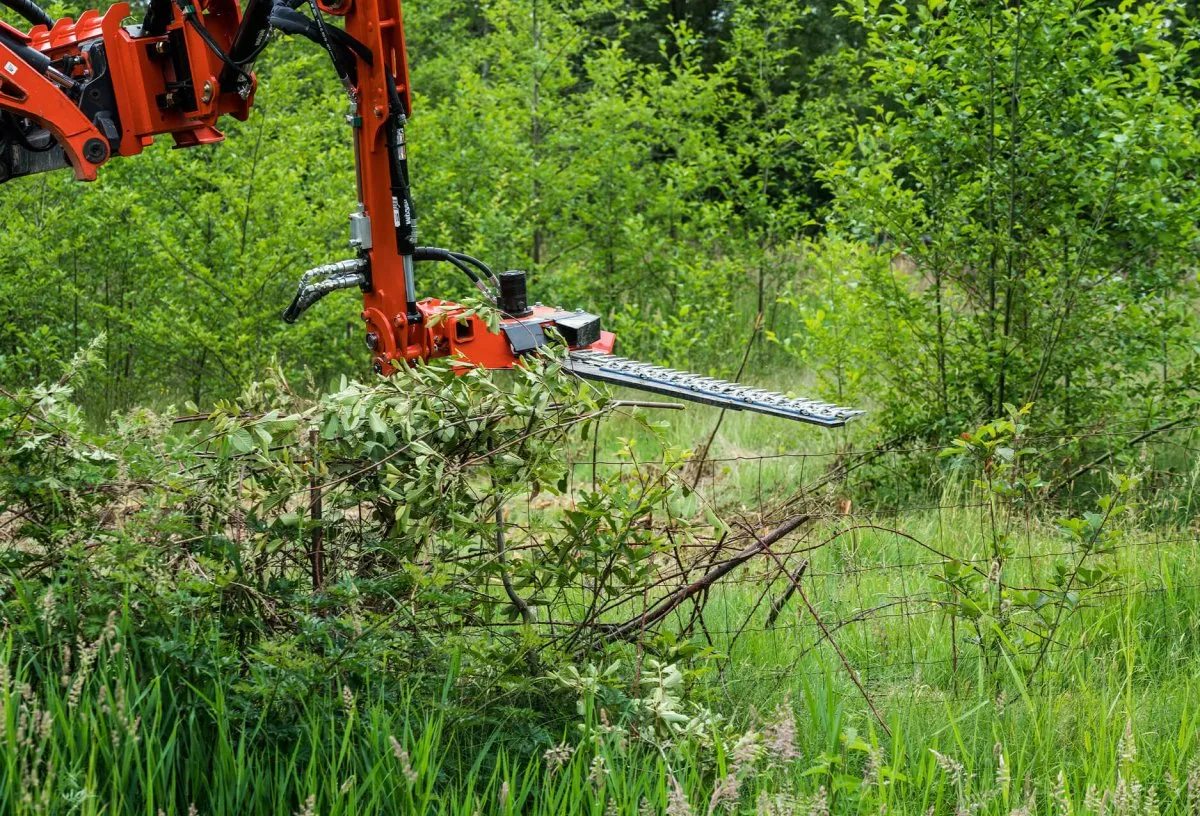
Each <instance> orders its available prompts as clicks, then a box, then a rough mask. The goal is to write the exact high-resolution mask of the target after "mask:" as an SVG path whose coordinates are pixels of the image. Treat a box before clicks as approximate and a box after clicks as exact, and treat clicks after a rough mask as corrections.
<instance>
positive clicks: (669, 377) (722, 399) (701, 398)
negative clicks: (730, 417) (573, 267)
mask: <svg viewBox="0 0 1200 816" xmlns="http://www.w3.org/2000/svg"><path fill="white" fill-rule="evenodd" d="M566 367H567V369H568V370H570V371H573V372H574V373H575V374H578V375H579V376H580V377H583V378H585V379H588V380H595V381H597V382H603V383H608V384H610V385H623V386H626V387H627V388H636V389H637V390H639V391H649V392H651V393H654V394H662V395H663V396H667V397H674V398H676V399H682V400H689V401H690V402H699V403H703V404H704V405H715V406H717V407H718V408H728V409H730V410H733V411H754V412H755V413H759V414H767V415H768V416H777V417H783V418H784V419H794V420H797V421H799V422H808V423H811V424H813V425H821V426H824V427H826V428H840V427H841V426H843V425H845V424H846V423H847V422H849V421H850V420H852V419H854V417H856V416H858V415H860V414H864V413H866V412H865V411H859V410H855V409H853V408H843V407H841V406H839V405H831V404H830V403H828V402H820V401H819V400H809V399H794V398H792V397H787V396H785V395H783V394H778V393H776V392H774V391H764V390H763V389H761V388H751V387H750V386H747V385H740V384H738V383H734V382H729V381H728V380H718V379H715V378H713V377H702V376H700V375H699V374H690V373H688V372H686V371H676V370H675V369H673V368H663V367H662V366H656V365H650V364H649V363H639V362H638V361H636V360H629V359H626V358H625V357H616V356H614V355H612V354H605V353H603V352H599V351H589V350H587V349H580V350H578V351H572V352H571V353H570V355H569V356H568V358H567V364H566Z"/></svg>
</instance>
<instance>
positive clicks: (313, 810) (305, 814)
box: [296, 793, 317, 816]
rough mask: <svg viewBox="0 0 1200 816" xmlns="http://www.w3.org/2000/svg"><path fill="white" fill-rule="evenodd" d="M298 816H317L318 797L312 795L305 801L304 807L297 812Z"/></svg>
mask: <svg viewBox="0 0 1200 816" xmlns="http://www.w3.org/2000/svg"><path fill="white" fill-rule="evenodd" d="M296 816H317V795H316V794H315V793H310V794H309V795H308V798H307V799H305V800H304V807H302V808H301V809H300V810H298V811H296Z"/></svg>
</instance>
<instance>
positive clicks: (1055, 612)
mask: <svg viewBox="0 0 1200 816" xmlns="http://www.w3.org/2000/svg"><path fill="white" fill-rule="evenodd" d="M99 356H100V353H99V352H98V350H96V349H89V350H88V351H86V352H85V353H84V354H82V355H81V356H80V358H79V359H78V360H77V361H76V362H75V364H74V366H73V367H72V368H71V369H68V370H67V372H66V373H65V374H64V375H63V376H61V377H60V378H59V379H57V380H56V381H55V382H54V383H53V384H50V385H43V386H37V387H34V388H30V389H23V390H18V391H14V392H9V391H7V390H6V391H3V392H0V542H2V543H3V549H2V550H0V556H2V558H3V567H4V578H3V579H2V582H0V622H2V624H3V632H4V639H3V641H2V642H0V739H2V740H3V741H4V744H5V746H6V752H5V754H4V761H3V763H2V764H0V809H2V810H3V811H4V812H13V813H58V812H80V813H88V814H93V813H95V814H98V813H133V812H144V811H146V810H149V811H150V812H155V813H156V812H159V811H160V810H161V811H162V812H165V813H170V814H183V813H191V812H198V813H204V814H243V813H277V814H289V813H328V814H332V813H346V814H351V813H354V814H358V813H396V812H400V813H447V814H449V813H454V814H458V813H462V814H464V815H465V814H470V813H475V812H479V813H495V814H505V816H508V814H512V813H546V814H550V813H581V812H588V813H595V814H600V813H614V812H615V813H622V814H624V813H628V814H633V813H639V814H640V813H664V812H665V813H669V814H672V816H683V815H684V814H692V813H708V814H714V813H718V812H755V813H768V814H795V813H810V814H826V813H834V812H836V813H847V814H850V813H877V812H878V811H879V810H880V809H886V810H887V811H889V812H896V813H914V814H915V813H925V812H928V811H929V810H930V809H933V811H934V812H935V813H944V814H950V813H958V812H978V813H988V814H1008V813H1011V812H1012V811H1013V810H1022V809H1024V810H1023V811H1022V812H1028V813H1031V814H1032V813H1034V812H1039V813H1042V812H1045V813H1053V814H1056V816H1065V814H1073V813H1079V814H1085V813H1087V814H1092V813H1094V814H1097V816H1100V814H1131V816H1133V815H1135V814H1150V813H1160V814H1164V813H1165V814H1180V816H1184V815H1185V814H1186V815H1187V816H1191V814H1193V813H1194V812H1195V807H1196V805H1197V803H1198V802H1200V766H1198V765H1197V756H1198V752H1200V742H1198V738H1200V730H1198V729H1197V727H1196V725H1197V720H1196V705H1195V701H1196V690H1195V673H1196V671H1197V669H1198V668H1200V652H1198V650H1197V646H1198V645H1200V643H1198V640H1197V637H1196V632H1197V631H1200V629H1198V626H1200V594H1197V592H1196V591H1195V587H1196V586H1197V585H1198V583H1200V549H1198V548H1197V544H1196V539H1195V536H1194V534H1193V535H1188V534H1187V533H1186V531H1184V530H1179V529H1175V528H1163V529H1159V530H1158V531H1156V532H1149V531H1147V529H1146V527H1147V525H1148V524H1149V523H1151V522H1152V521H1153V520H1154V518H1155V512H1156V511H1157V510H1158V508H1157V507H1155V506H1154V505H1155V504H1157V503H1158V501H1159V500H1158V499H1156V498H1155V496H1154V494H1153V492H1145V491H1142V490H1141V489H1139V487H1138V485H1137V484H1136V481H1135V480H1131V479H1128V478H1117V479H1115V480H1114V484H1113V490H1112V493H1111V495H1106V496H1103V497H1101V498H1100V499H1099V500H1098V501H1097V502H1096V503H1095V505H1094V508H1095V509H1094V510H1093V511H1092V512H1088V513H1084V514H1082V515H1080V516H1078V517H1068V518H1064V519H1061V520H1060V521H1058V522H1057V523H1055V524H1049V523H1045V522H1040V521H1037V520H1036V519H1035V518H1031V517H1030V511H1031V509H1033V508H1034V506H1035V505H1036V504H1037V503H1038V502H1039V501H1040V498H1041V496H1042V495H1043V494H1044V490H1045V484H1044V482H1042V481H1041V480H1040V479H1039V478H1038V476H1037V473H1036V471H1035V470H1033V469H1032V468H1031V467H1030V465H1029V459H1030V457H1031V456H1032V450H1031V448H1030V447H1029V445H1030V441H1029V440H1027V438H1026V436H1025V434H1026V433H1027V431H1028V427H1027V425H1026V415H1027V414H1026V413H1024V412H1019V411H1015V412H1014V413H1013V414H1012V415H1011V416H1010V417H1009V418H1007V419H1005V420H1001V421H996V422H992V423H987V424H986V425H984V426H982V427H980V428H978V429H977V430H975V431H972V432H968V433H964V434H963V435H962V437H961V438H960V439H959V440H958V444H956V445H954V446H952V447H951V448H948V449H947V459H949V460H951V461H953V462H954V463H956V466H957V468H958V470H949V471H947V474H948V475H947V478H946V479H945V480H944V481H943V483H942V484H941V485H940V486H939V487H940V488H941V490H942V496H943V499H944V500H945V502H946V503H947V504H950V503H953V502H956V503H957V505H958V509H956V510H953V511H951V513H950V514H949V515H944V514H942V513H941V512H937V511H935V512H934V513H929V512H927V511H918V512H916V513H912V514H909V515H907V516H906V521H905V524H904V525H903V527H902V528H901V532H894V531H892V530H890V529H888V528H887V527H882V526H874V525H863V524H861V523H859V522H857V521H856V520H854V519H843V518H841V517H839V516H837V515H833V516H829V517H828V518H818V519H815V520H814V521H813V526H812V529H811V530H810V531H809V532H808V533H807V534H806V535H804V534H802V535H800V536H799V537H797V538H795V539H793V540H792V541H791V542H789V543H784V542H783V539H784V538H785V537H784V536H774V535H772V534H768V533H765V532H757V531H755V529H754V528H753V527H751V526H749V519H748V518H747V517H746V516H745V515H744V514H740V513H739V512H738V511H737V495H736V494H737V491H736V488H734V487H733V486H729V487H728V488H727V490H729V493H730V495H729V496H728V497H727V498H726V499H723V500H720V501H717V502H714V503H713V504H711V505H709V504H703V506H704V507H706V510H705V512H701V511H700V507H701V505H702V501H701V500H700V496H699V494H696V493H693V492H692V491H691V490H690V489H689V487H688V486H687V480H686V479H682V478H680V475H681V474H680V473H679V470H678V466H679V464H680V462H679V461H678V459H677V458H676V457H677V454H675V453H673V452H672V451H671V450H670V449H669V448H665V449H662V450H661V451H660V453H659V454H658V455H656V456H653V457H649V458H648V457H647V456H646V455H645V453H643V454H641V455H638V454H637V452H636V450H637V448H638V443H637V442H635V441H634V440H633V439H629V438H626V439H623V440H620V441H619V444H618V449H616V450H614V449H613V448H612V441H613V440H611V439H609V440H606V442H605V453H604V456H605V458H606V459H610V458H611V457H613V456H617V457H619V458H618V462H619V464H618V465H616V466H613V467H607V468H605V469H604V470H602V471H600V472H596V471H597V467H596V466H595V465H592V463H591V462H590V461H589V460H588V459H587V458H586V457H585V458H584V460H583V463H584V464H585V465H588V466H589V467H586V468H585V469H584V473H583V476H582V478H581V476H580V475H579V474H578V473H577V472H576V469H574V468H572V467H571V465H572V456H571V453H572V451H575V450H576V449H578V448H579V447H581V446H580V442H583V443H584V444H583V447H588V444H587V443H588V442H589V440H588V439H586V438H585V439H582V440H580V439H579V438H578V437H577V436H576V434H575V433H574V429H580V430H582V429H584V428H587V429H588V433H592V434H595V433H599V430H600V429H599V427H598V426H599V423H600V421H601V420H607V421H609V422H617V421H623V422H629V423H633V425H635V426H637V427H639V428H641V429H642V431H643V432H644V433H646V434H649V435H650V436H651V437H653V436H654V435H655V432H656V429H655V428H652V427H649V426H647V425H646V424H645V420H644V419H642V418H640V417H638V416H636V415H635V416H633V417H632V418H629V419H624V420H619V418H618V417H616V416H615V412H617V411H619V410H621V409H622V407H621V406H620V404H618V403H615V402H612V401H609V400H607V399H603V398H596V397H593V396H589V393H588V392H587V391H584V392H578V393H577V392H576V391H575V389H573V388H571V387H569V386H564V382H567V381H566V380H564V378H562V377H561V376H557V375H556V372H555V370H554V363H553V361H548V363H547V367H546V368H545V369H536V370H535V369H531V370H528V371H524V372H521V373H520V374H519V375H518V376H517V377H516V381H515V382H512V383H508V384H507V385H506V386H505V387H499V385H498V384H497V383H495V382H493V381H492V380H490V379H489V378H488V377H487V376H484V375H481V374H479V373H474V374H469V375H466V376H461V377H456V376H453V375H449V374H448V373H447V372H446V371H444V370H438V369H436V368H421V369H417V370H414V371H411V372H406V373H404V374H403V375H398V376H397V377H395V378H393V379H391V380H388V381H384V382H381V383H378V384H376V385H372V386H366V385H362V384H358V383H345V384H343V387H342V388H340V389H339V390H338V391H336V392H334V393H330V394H327V395H325V396H323V397H321V398H319V399H315V400H314V399H307V398H304V397H302V396H297V395H296V394H294V393H293V392H292V389H291V388H290V387H289V385H288V384H287V381H286V380H285V379H283V378H282V377H280V376H278V375H277V376H276V377H275V378H274V379H272V380H270V381H268V382H266V383H263V384H259V385H256V386H254V387H252V388H251V389H249V390H248V391H247V392H246V393H244V394H243V395H241V396H240V397H239V398H238V399H237V400H236V401H223V402H222V403H220V404H218V405H217V406H216V408H215V409H214V411H213V412H212V413H210V414H207V415H185V416H180V417H170V416H163V415H160V414H156V413H154V412H151V411H148V410H145V409H138V410H135V411H133V412H131V413H129V414H125V415H121V416H119V417H118V418H116V419H114V421H113V422H112V424H111V425H110V426H108V427H105V428H102V429H96V428H94V427H89V424H88V423H87V422H85V420H84V415H83V412H82V411H81V410H80V409H79V408H78V406H77V405H76V404H75V402H74V399H73V388H74V387H75V386H76V385H77V384H79V383H80V381H81V380H80V378H82V377H86V376H88V375H89V374H90V373H95V372H96V368H95V366H96V358H98V357H99ZM1189 436H1190V437H1191V438H1193V439H1194V437H1195V436H1196V434H1195V433H1194V432H1193V433H1192V434H1190V435H1189ZM564 452H566V453H568V455H567V456H564V455H563V454H564ZM960 472H961V473H962V474H963V475H965V476H966V477H967V478H966V479H964V478H963V477H962V476H961V475H957V474H959V473H960ZM1198 476H1200V474H1198V473H1196V472H1193V474H1192V479H1191V482H1192V483H1193V484H1194V483H1195V482H1196V480H1197V478H1198ZM976 479H977V481H976ZM1142 501H1145V502H1146V503H1147V504H1146V506H1145V507H1144V508H1143V507H1140V506H1139V504H1140V503H1141V502H1142ZM1192 504H1193V502H1192V501H1191V499H1189V500H1188V502H1187V508H1185V517H1188V518H1191V517H1194V514H1195V508H1194V507H1192ZM808 507H809V509H810V512H811V513H813V514H817V513H820V512H821V509H820V503H819V502H810V503H809V505H808ZM800 518H811V516H810V515H808V514H804V515H802V516H800ZM501 519H504V521H503V524H501ZM726 519H728V520H726ZM790 529H792V530H797V529H799V527H798V526H795V525H794V526H793V527H791V528H790ZM768 539H770V540H773V541H775V542H776V544H777V548H776V549H771V550H768V549H767V548H766V545H765V544H763V542H764V541H766V540H768ZM747 546H748V547H750V548H751V549H750V551H749V552H750V555H749V556H741V555H735V554H736V553H740V552H745V550H744V549H743V548H745V547H747ZM756 547H757V549H756ZM1151 548H1152V549H1151ZM1150 552H1153V553H1155V555H1156V557H1153V558H1147V557H1145V556H1146V554H1147V553H1150ZM931 554H933V555H941V560H937V559H934V560H930V555H931ZM739 559H741V560H740V561H739ZM776 559H789V560H791V562H792V563H793V564H794V563H796V562H797V559H801V560H802V563H804V564H805V565H806V567H805V568H806V569H807V571H808V572H807V575H806V576H805V578H804V583H805V586H806V587H807V589H802V590H801V592H802V593H803V596H802V599H796V600H794V601H793V606H794V609H790V610H785V611H784V618H783V620H782V621H780V622H779V625H778V626H777V627H776V625H775V623H774V618H775V616H776V613H777V611H778V610H777V609H776V607H777V606H778V607H780V608H782V607H785V606H786V598H787V597H789V596H790V593H788V594H787V595H783V594H782V593H783V592H784V591H785V588H786V587H787V586H788V584H789V579H787V578H785V577H783V575H784V574H786V573H787V572H790V570H785V569H784V567H783V562H782V561H780V562H779V564H780V566H779V569H778V570H776V568H775V563H776V562H775V560H776ZM706 562H707V563H706ZM724 564H731V565H733V566H735V567H740V569H741V571H742V572H741V573H729V574H728V575H729V578H730V579H731V580H729V581H728V582H725V583H720V584H712V585H711V588H712V590H713V591H712V593H711V594H710V593H708V592H707V591H706V592H704V593H701V594H688V593H689V591H690V590H689V588H690V587H692V586H694V585H695V584H694V582H697V581H704V580H706V578H707V575H712V574H717V573H718V572H720V571H721V570H722V569H723V566H722V565H724ZM722 574H724V573H722ZM739 575H744V579H745V580H733V579H736V578H737V577H738V576H739ZM848 580H849V581H850V582H852V586H853V589H851V588H850V587H849V586H846V585H844V582H847V581H848ZM764 590H765V591H764ZM767 592H769V593H771V594H772V595H774V596H776V597H783V598H784V599H785V600H784V601H783V602H782V603H781V604H772V605H771V609H770V610H768V608H767V607H768V605H767V604H764V602H763V599H764V597H765V596H766V593H767ZM897 598H899V599H901V600H899V601H897V600H896V599H897ZM672 603H674V607H673V608H672V607H671V604H672ZM898 603H899V604H903V605H905V606H908V607H913V608H912V609H910V610H909V611H908V612H907V613H906V614H901V615H896V614H893V612H894V610H895V609H896V607H897V604H898ZM663 609H665V610H667V611H666V613H665V614H662V615H659V610H663ZM922 609H924V611H922ZM874 613H879V614H874ZM809 615H811V616H812V618H813V619H814V620H819V619H824V620H826V621H829V622H830V624H829V625H831V626H834V624H833V622H834V621H837V624H836V627H835V630H836V631H837V632H838V634H837V636H836V642H837V648H836V650H834V649H832V648H829V647H828V646H825V645H824V644H823V643H822V640H823V639H822V638H821V637H819V636H818V637H816V638H815V640H812V641H811V642H808V638H807V637H806V636H805V631H806V630H811V631H812V633H813V634H816V631H817V630H816V628H815V627H811V626H809V627H806V626H805V625H804V623H805V621H806V619H807V617H808V616H809ZM697 616H699V619H700V623H699V627H698V628H697V626H696V622H697ZM731 621H732V624H731ZM739 621H742V623H740V624H738V622H739ZM844 627H851V628H844ZM848 667H849V668H848ZM868 671H869V674H868ZM864 681H865V682H866V683H867V686H866V694H864V689H863V688H862V687H860V685H859V684H860V683H862V682H864ZM867 695H869V696H867ZM1068 801H1069V802H1072V803H1074V804H1066V802H1068ZM1100 802H1106V803H1107V804H1103V805H1101V804H1098V803H1100ZM1039 803H1041V804H1040V805H1039ZM193 808H194V809H195V810H194V811H193Z"/></svg>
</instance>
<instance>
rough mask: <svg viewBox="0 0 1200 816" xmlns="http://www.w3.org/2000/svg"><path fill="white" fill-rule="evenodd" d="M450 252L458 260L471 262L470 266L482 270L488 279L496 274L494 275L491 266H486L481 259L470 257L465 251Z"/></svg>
mask: <svg viewBox="0 0 1200 816" xmlns="http://www.w3.org/2000/svg"><path fill="white" fill-rule="evenodd" d="M450 254H451V255H453V256H454V257H455V258H458V259H459V260H460V261H466V262H467V263H469V264H471V265H472V266H474V267H476V268H478V269H479V271H480V272H482V273H483V274H484V275H485V276H486V277H487V278H488V280H494V279H495V277H496V275H495V273H493V272H492V268H491V267H490V266H488V265H487V264H485V263H484V262H483V261H481V260H479V259H478V258H472V257H471V256H470V255H468V254H467V253H465V252H454V251H451V252H450Z"/></svg>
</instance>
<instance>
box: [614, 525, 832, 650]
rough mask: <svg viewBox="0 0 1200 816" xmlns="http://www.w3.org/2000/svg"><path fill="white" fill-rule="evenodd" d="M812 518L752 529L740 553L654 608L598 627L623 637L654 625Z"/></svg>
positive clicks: (615, 635) (616, 636)
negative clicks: (751, 538)
mask: <svg viewBox="0 0 1200 816" xmlns="http://www.w3.org/2000/svg"><path fill="white" fill-rule="evenodd" d="M811 519H812V516H811V515H809V514H807V513H805V514H803V515H799V516H794V517H792V518H791V519H789V520H788V521H785V522H784V523H783V524H781V525H779V526H778V527H776V528H775V529H774V530H772V531H771V532H770V533H768V534H767V535H766V536H763V537H761V538H760V537H759V536H758V535H757V534H754V533H753V532H752V534H753V535H754V538H755V542H754V543H753V544H751V545H750V546H748V547H745V548H744V549H742V550H741V551H740V552H739V553H738V554H737V555H735V556H733V557H732V558H730V559H729V560H727V561H724V562H722V563H721V565H720V566H718V567H716V568H715V569H712V570H709V571H708V572H706V573H704V575H702V576H700V577H699V578H697V579H696V580H695V581H693V582H691V583H690V584H687V585H686V586H683V587H680V588H679V589H677V590H675V591H674V592H672V593H671V594H670V595H668V596H666V597H665V598H662V599H661V600H659V601H658V602H657V603H655V604H654V606H653V607H652V608H650V609H648V610H646V613H645V614H644V615H638V616H637V617H636V618H633V619H632V620H628V621H625V622H624V623H621V624H617V625H615V626H610V627H599V629H600V631H601V634H602V635H603V637H604V638H605V639H607V640H620V639H626V638H629V637H630V636H631V635H634V634H637V633H638V632H640V631H642V630H643V629H645V628H648V627H650V626H653V625H654V624H656V623H658V622H659V621H660V620H662V619H663V618H665V617H666V616H667V615H668V614H670V613H671V612H672V611H673V610H675V609H677V608H678V607H679V605H680V604H682V603H683V602H684V601H686V600H687V599H688V598H690V597H692V596H693V595H695V594H696V593H698V592H703V591H704V590H705V589H708V588H709V587H711V586H712V585H713V584H715V583H716V582H717V581H719V580H721V579H722V578H724V577H725V576H726V575H728V574H729V573H731V572H733V571H734V570H735V569H737V568H738V567H740V566H741V565H742V564H745V563H746V562H747V561H749V560H750V559H751V558H754V557H755V556H756V555H758V554H759V553H762V552H763V551H764V550H766V549H767V548H768V547H770V546H771V545H772V544H774V543H776V542H778V541H780V540H781V539H783V538H785V537H786V536H788V535H789V534H791V533H793V532H795V531H796V530H797V529H799V528H800V527H802V526H803V525H804V524H805V523H807V522H808V521H810V520H811Z"/></svg>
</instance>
